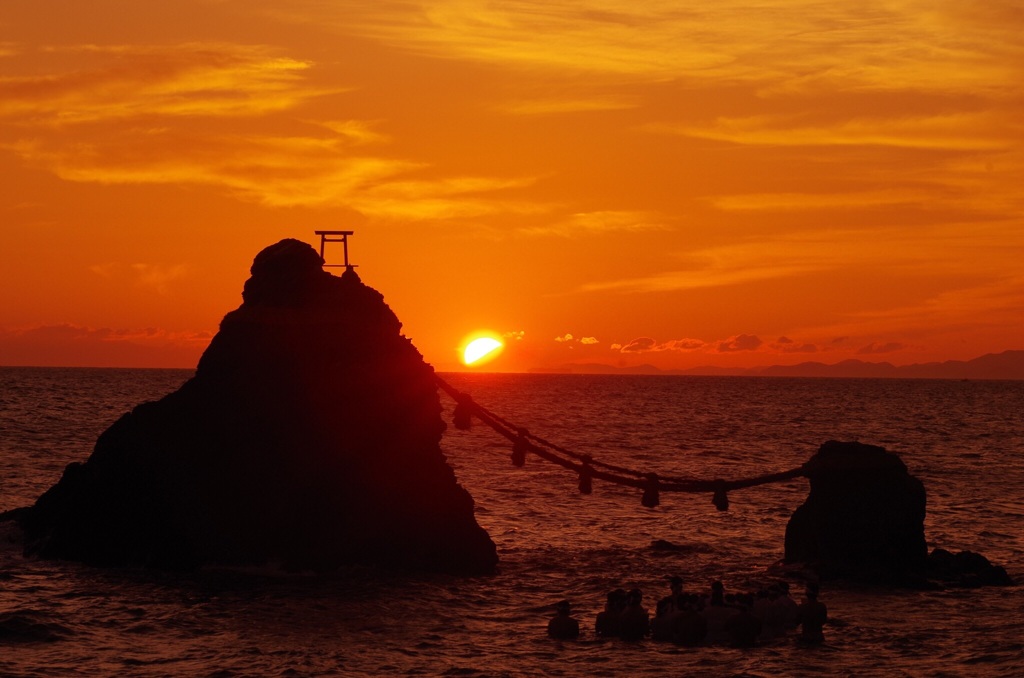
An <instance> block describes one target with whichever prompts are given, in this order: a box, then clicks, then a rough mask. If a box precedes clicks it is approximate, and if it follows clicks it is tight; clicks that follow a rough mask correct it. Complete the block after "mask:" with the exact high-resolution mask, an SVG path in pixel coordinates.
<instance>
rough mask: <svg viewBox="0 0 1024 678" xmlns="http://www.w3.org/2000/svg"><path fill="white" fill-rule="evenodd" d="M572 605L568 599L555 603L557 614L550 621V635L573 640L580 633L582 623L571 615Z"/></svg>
mask: <svg viewBox="0 0 1024 678" xmlns="http://www.w3.org/2000/svg"><path fill="white" fill-rule="evenodd" d="M571 613H572V606H571V605H570V604H569V601H568V600H562V601H559V602H558V604H557V605H555V616H554V617H552V618H551V620H550V621H548V635H549V636H550V637H552V638H557V639H559V640H572V639H573V638H578V637H579V635H580V623H579V622H578V621H576V620H575V619H573V618H572V617H571V616H570V615H571Z"/></svg>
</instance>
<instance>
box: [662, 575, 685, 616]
mask: <svg viewBox="0 0 1024 678" xmlns="http://www.w3.org/2000/svg"><path fill="white" fill-rule="evenodd" d="M668 588H669V594H668V595H667V596H665V597H664V598H662V599H661V600H659V601H658V605H659V606H661V604H662V603H667V604H668V605H670V606H671V608H672V609H675V608H676V606H677V605H678V604H679V603H680V602H681V601H680V600H679V596H681V595H682V593H683V578H682V577H676V576H672V577H669V578H668Z"/></svg>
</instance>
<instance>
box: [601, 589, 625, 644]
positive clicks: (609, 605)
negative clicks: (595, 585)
mask: <svg viewBox="0 0 1024 678" xmlns="http://www.w3.org/2000/svg"><path fill="white" fill-rule="evenodd" d="M625 609H626V592H625V591H624V590H622V589H615V590H614V591H609V592H608V600H607V602H605V604H604V610H602V611H601V612H598V613H597V622H596V624H595V625H594V630H595V631H596V632H597V635H599V636H604V637H606V638H615V637H617V636H618V635H619V619H620V618H621V617H622V611H623V610H625Z"/></svg>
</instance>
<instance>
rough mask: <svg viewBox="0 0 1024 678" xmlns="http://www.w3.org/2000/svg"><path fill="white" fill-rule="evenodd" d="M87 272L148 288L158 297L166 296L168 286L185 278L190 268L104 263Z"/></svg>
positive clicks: (186, 265)
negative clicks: (158, 295)
mask: <svg viewBox="0 0 1024 678" xmlns="http://www.w3.org/2000/svg"><path fill="white" fill-rule="evenodd" d="M89 271H91V272H92V273H94V274H96V275H98V276H100V277H102V278H107V279H109V280H118V281H128V282H129V283H131V284H135V285H138V286H140V287H148V288H151V289H153V290H154V291H156V292H157V293H158V294H160V295H167V294H168V293H169V292H170V286H171V284H172V283H174V282H175V281H177V280H180V279H182V278H185V277H187V276H188V275H189V274H190V272H191V266H189V265H188V264H184V263H179V264H159V263H158V264H143V263H135V264H123V263H118V262H105V263H101V264H93V265H92V266H90V267H89Z"/></svg>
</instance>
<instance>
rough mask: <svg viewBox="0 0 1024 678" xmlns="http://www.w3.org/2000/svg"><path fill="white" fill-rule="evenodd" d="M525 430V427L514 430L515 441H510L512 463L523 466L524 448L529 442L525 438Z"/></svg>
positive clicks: (527, 447) (524, 459)
mask: <svg viewBox="0 0 1024 678" xmlns="http://www.w3.org/2000/svg"><path fill="white" fill-rule="evenodd" d="M526 436H527V430H526V429H525V428H521V429H518V430H517V431H516V441H515V442H514V443H512V465H513V466H523V465H524V464H526V450H527V449H529V446H530V443H528V442H527V440H526Z"/></svg>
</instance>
